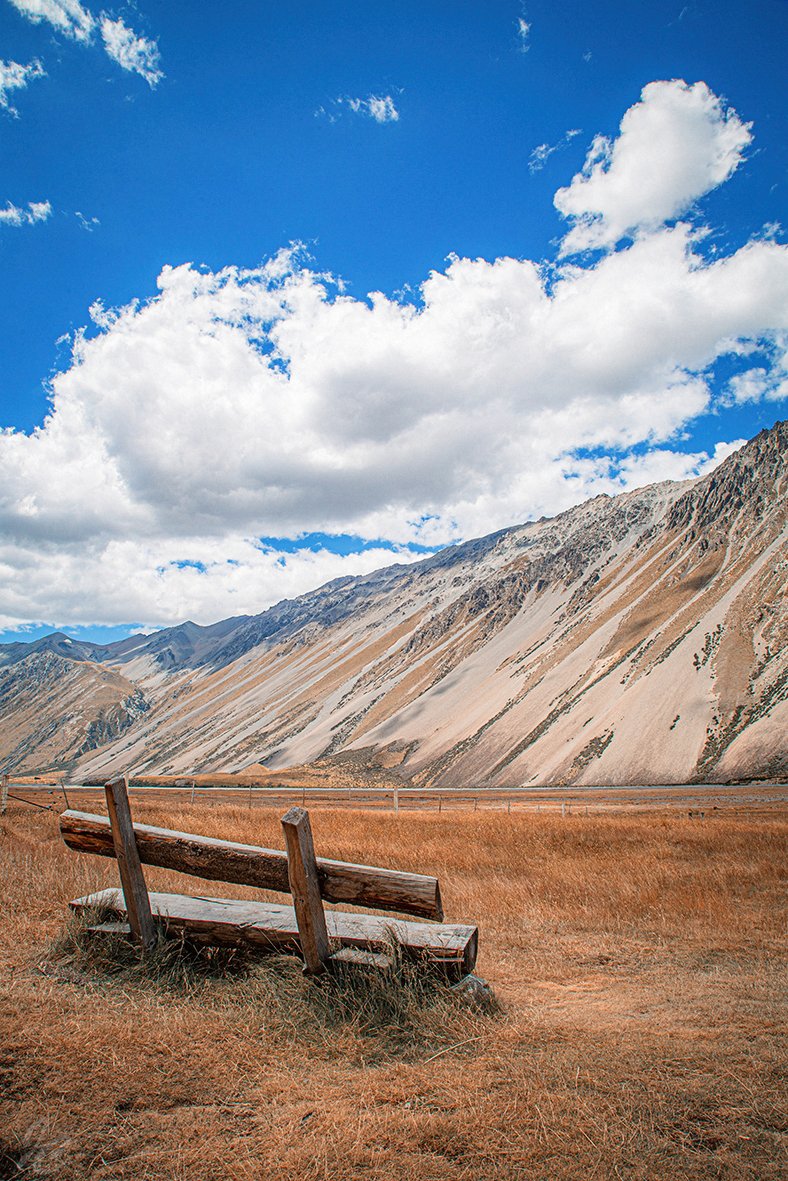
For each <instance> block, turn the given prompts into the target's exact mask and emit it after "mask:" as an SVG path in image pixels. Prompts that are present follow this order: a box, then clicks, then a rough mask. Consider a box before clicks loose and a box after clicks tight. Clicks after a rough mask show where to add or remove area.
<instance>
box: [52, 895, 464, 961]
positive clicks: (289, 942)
mask: <svg viewBox="0 0 788 1181" xmlns="http://www.w3.org/2000/svg"><path fill="white" fill-rule="evenodd" d="M149 898H150V905H151V911H152V912H153V915H154V917H155V918H158V919H161V920H163V921H164V922H166V924H167V927H168V929H171V930H173V931H179V932H180V931H182V932H183V933H184V934H185V935H187V936H188V937H189V938H190V939H193V940H194V941H195V942H201V943H210V944H219V945H224V946H231V947H237V946H239V945H244V944H246V945H248V946H250V947H252V948H255V949H257V950H260V951H295V952H299V951H300V941H299V937H298V924H297V922H296V917H295V911H294V910H293V908H292V906H280V905H278V904H276V903H273V902H239V901H236V900H233V899H227V898H190V897H188V896H186V895H184V894H156V893H153V894H150V895H149ZM70 906H71V907H72V909H73V910H75V911H77V912H83V911H86V910H93V909H96V910H103V911H108V912H110V913H112V914H113V915H116V916H118V917H120V918H124V917H125V915H126V908H125V906H124V905H123V895H122V893H121V891H120V890H113V889H110V890H101V891H99V892H98V893H96V894H89V895H87V896H86V897H85V898H76V899H74V901H73V902H71V903H70ZM325 915H326V929H327V931H328V937H329V939H330V940H332V941H333V942H334V943H335V944H338V945H339V946H340V947H361V948H363V949H365V950H367V951H383V952H385V950H386V948H387V947H389V946H390V945H391V942H392V941H395V942H398V943H399V944H400V945H401V948H402V951H403V954H405V955H408V956H412V957H414V958H418V959H423V960H425V961H426V962H428V963H431V964H436V965H439V966H441V967H442V968H444V969H445V970H446V972H447V974H449V975H451V976H455V975H459V976H464V975H466V974H467V973H468V972H471V971H473V967H474V965H475V963H476V952H477V946H478V931H477V929H476V927H471V926H465V925H461V924H459V923H442V924H441V925H437V924H434V923H419V922H414V921H412V920H410V919H393V918H389V917H387V916H385V915H371V914H348V913H346V912H345V911H341V910H327V911H326V912H325Z"/></svg>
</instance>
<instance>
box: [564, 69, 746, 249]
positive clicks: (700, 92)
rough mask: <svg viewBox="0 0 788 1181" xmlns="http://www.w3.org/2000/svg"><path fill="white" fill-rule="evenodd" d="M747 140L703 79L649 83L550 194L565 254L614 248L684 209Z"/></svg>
mask: <svg viewBox="0 0 788 1181" xmlns="http://www.w3.org/2000/svg"><path fill="white" fill-rule="evenodd" d="M751 139H752V134H751V125H750V124H749V123H743V122H742V120H741V119H740V118H739V116H738V115H737V114H736V112H735V111H734V110H732V109H731V108H729V107H727V106H726V104H725V101H724V100H723V99H721V98H719V97H717V95H715V94H713V93H712V92H711V91H710V90H709V88H708V86H707V85H706V84H705V82H696V83H695V84H694V85H693V86H688V85H687V83H686V82H683V81H681V80H674V81H670V82H651V83H649V85H648V86H646V87H644V89H643V92H642V94H641V98H640V102H638V103H636V104H635V105H634V106H632V107H630V108H629V110H628V111H627V112H626V114H625V115H624V117H623V119H622V120H621V126H620V132H619V135H618V138H617V139H616V140H614V141H611V140H610V139H608V138H607V137H606V136H603V135H598V136H596V138H595V139H594V141H593V143H592V145H591V148H590V149H589V152H588V155H587V157H586V161H585V165H584V167H583V170H582V172H579V173H578V174H577V175H576V176H575V177H574V178H573V179H572V182H571V184H570V185H569V186H568V187H567V188H563V189H559V190H558V192H557V193H556V195H555V206H556V208H557V209H558V211H559V212H560V213H561V214H563V216H564V217H566V218H568V219H569V220H570V221H571V222H572V223H573V225H572V228H571V229H570V231H569V233H568V234H567V235H566V237H565V238H564V241H563V243H562V247H561V252H562V254H564V255H566V254H572V253H575V252H577V251H581V250H590V249H600V248H606V247H611V246H614V245H615V244H616V243H617V242H619V241H620V240H621V239H622V238H623V237H625V236H628V235H633V234H636V233H638V232H642V231H643V230H653V229H655V228H657V227H658V226H660V225H662V224H664V223H665V222H667V221H669V220H670V219H673V218H676V217H678V216H679V215H681V214H682V213H684V212H685V211H686V210H687V209H688V208H689V207H690V205H691V204H692V203H693V202H694V201H696V200H698V198H699V197H702V196H703V195H704V194H705V193H707V192H709V191H710V190H711V189H713V188H716V186H717V185H720V184H722V182H723V181H725V180H727V178H728V177H729V176H730V175H731V173H733V172H734V171H735V169H736V168H737V167H738V166H739V164H740V162H741V160H742V157H743V153H744V150H745V149H746V147H747V146H748V144H749V143H750V141H751Z"/></svg>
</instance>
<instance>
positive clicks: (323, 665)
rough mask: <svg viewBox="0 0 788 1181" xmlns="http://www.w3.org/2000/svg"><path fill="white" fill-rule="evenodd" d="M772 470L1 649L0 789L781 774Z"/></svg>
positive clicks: (759, 448)
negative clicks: (179, 781)
mask: <svg viewBox="0 0 788 1181" xmlns="http://www.w3.org/2000/svg"><path fill="white" fill-rule="evenodd" d="M787 456H788V424H785V423H780V424H778V425H777V426H775V427H774V428H773V429H772V430H771V431H768V432H762V433H761V434H760V435H759V436H757V438H755V439H754V440H752V441H751V442H750V443H749V444H748V445H747V446H746V447H744V448H743V449H742V450H741V451H740V452H738V453H737V454H735V455H733V456H731V457H730V458H729V459H728V460H726V461H725V462H724V463H723V464H722V465H721V466H720V467H719V468H717V469H716V470H715V471H714V472H713V473H712V474H711V475H710V476H707V477H705V478H703V479H701V480H697V481H692V482H688V483H683V484H676V483H665V484H659V485H653V486H651V487H649V488H644V489H640V490H638V491H636V492H631V493H626V494H624V495H621V496H617V497H612V498H611V497H597V498H596V499H594V500H591V501H589V502H587V503H586V504H582V505H579V506H578V507H576V508H574V509H571V510H569V511H568V512H566V513H563V514H562V515H561V516H558V517H555V518H553V519H549V520H541V521H537V522H534V523H530V524H527V525H523V526H519V527H516V528H513V529H507V530H503V531H502V532H500V533H497V534H493V535H491V536H490V537H485V538H482V539H480V540H477V541H472V542H468V543H466V544H464V545H460V546H455V547H453V548H451V549H448V550H444V551H442V552H441V553H439V554H436V555H435V556H433V557H431V558H428V559H426V560H425V561H423V562H420V563H418V564H416V565H413V566H392V567H389V568H387V569H385V570H380V571H377V572H375V573H374V574H371V575H368V576H366V577H362V578H353V579H350V578H348V579H340V580H338V581H336V582H333V583H329V584H328V585H327V586H325V587H322V588H320V589H319V590H317V591H315V592H313V593H311V594H309V595H304V596H302V597H301V598H299V599H296V600H293V601H287V602H284V603H280V604H278V605H277V606H276V607H274V608H272V609H271V610H269V611H266V612H264V613H263V614H261V615H259V616H254V617H241V618H237V619H231V620H225V621H223V622H222V623H219V624H216V625H214V626H213V627H210V628H200V627H197V626H196V625H195V624H192V623H186V624H183V625H181V626H180V627H177V628H170V629H167V630H165V631H162V632H158V633H156V634H155V635H153V636H149V637H139V636H138V637H132V638H131V639H129V640H125V641H123V642H122V643H120V644H115V645H109V646H108V647H106V648H97V647H95V646H88V645H81V646H80V647H79V649H78V650H72V651H70V652H69V651H68V644H67V641H66V643H64V640H66V637H63V636H59V635H56V636H55V637H48V638H47V640H49V643H47V641H39V642H38V644H37V645H35V646H34V645H29V646H28V645H7V646H5V647H4V648H3V647H0V718H1V719H2V720H0V767H2V768H5V769H14V770H40V769H44V767H46V766H54V765H64V766H68V767H70V768H71V769H72V771H73V772H74V773H78V774H80V775H82V776H86V777H87V776H99V775H106V774H108V773H110V772H114V771H117V770H121V769H126V770H130V771H135V772H138V773H141V772H143V771H147V772H149V773H153V772H157V773H162V774H163V773H188V772H189V771H195V772H196V771H210V770H224V771H229V770H238V771H240V770H243V769H244V768H246V767H248V766H250V765H255V764H259V763H262V764H264V765H265V766H267V767H270V768H283V767H285V766H290V765H293V764H301V763H309V762H314V761H315V760H317V759H320V760H321V762H324V761H327V762H328V764H329V765H330V763H331V760H340V759H341V760H343V761H345V762H346V761H347V760H348V759H352V760H353V761H354V762H356V763H357V764H360V765H364V764H366V765H367V766H369V767H370V768H373V767H377V768H380V767H388V768H396V773H397V774H398V775H400V776H402V777H403V778H405V779H409V780H411V781H413V782H415V783H421V784H424V785H464V784H469V783H473V784H491V785H509V784H529V783H601V784H615V783H627V782H628V783H650V782H667V783H670V782H683V781H686V780H691V779H711V780H714V779H727V778H737V777H747V776H762V775H773V774H774V775H784V774H786V772H788V741H787V740H786V734H788V725H787V724H786V723H787V722H788V645H787V644H786V640H787V639H788V634H787V633H788V612H787V611H786V607H785V603H786V589H788V588H787V585H786V584H787V583H788V535H787V530H786V490H787V489H788V465H787V463H786V457H787ZM24 648H26V649H27V651H26V652H25V651H23V650H22V649H24ZM33 648H36V649H37V650H35V651H31V649H33ZM64 649H65V651H64ZM42 661H43V662H44V663H43V664H42ZM56 662H57V663H56ZM45 733H47V734H50V737H49V738H47V739H46V741H44V740H42V737H41V736H42V735H43V734H45Z"/></svg>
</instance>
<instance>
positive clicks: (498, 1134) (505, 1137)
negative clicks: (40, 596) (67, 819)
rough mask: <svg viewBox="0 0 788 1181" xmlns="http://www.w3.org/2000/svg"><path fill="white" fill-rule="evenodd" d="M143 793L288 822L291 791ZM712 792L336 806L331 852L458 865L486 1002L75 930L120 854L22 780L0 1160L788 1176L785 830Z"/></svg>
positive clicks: (150, 804)
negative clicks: (36, 800) (537, 808)
mask: <svg viewBox="0 0 788 1181" xmlns="http://www.w3.org/2000/svg"><path fill="white" fill-rule="evenodd" d="M31 798H32V797H31ZM133 807H134V810H135V816H136V818H137V819H140V820H146V821H148V822H152V823H156V824H161V825H166V826H169V827H174V828H180V829H186V830H190V831H198V832H205V833H208V834H212V835H219V836H224V837H227V838H233V839H236V840H242V841H248V842H253V843H258V844H269V845H276V846H278V847H282V840H281V830H280V828H279V823H278V813H277V812H276V811H275V810H273V809H254V810H253V809H248V808H245V807H244V806H242V805H241V804H238V803H235V804H233V803H218V804H216V805H215V806H213V807H211V808H200V807H199V806H194V807H189V806H188V804H187V803H181V804H180V805H178V804H177V803H175V802H174V801H163V802H162V801H159V800H153V799H151V800H144V799H139V798H135V799H134V800H133ZM706 816H707V818H706V820H704V821H703V822H698V821H697V820H690V819H688V818H687V816H686V814H684V815H683V816H678V815H670V814H668V813H665V814H660V815H655V814H643V815H633V814H631V813H626V814H619V815H616V814H611V815H595V814H591V815H584V814H582V815H581V814H572V815H571V816H567V817H565V818H563V819H562V818H561V816H560V814H556V813H545V812H543V813H541V814H537V813H534V812H533V811H531V812H522V813H515V812H512V814H511V815H508V814H506V813H504V812H501V811H486V812H482V811H479V812H478V813H474V812H472V811H465V812H456V813H447V812H444V813H443V814H441V815H439V814H438V813H436V812H434V811H433V812H429V813H425V812H401V813H400V814H399V815H396V816H395V815H394V814H393V813H392V812H383V811H361V810H358V811H353V810H350V809H347V808H346V809H344V810H338V809H328V808H325V809H317V810H315V811H314V812H313V813H312V824H313V829H314V832H315V842H316V847H317V849H318V852H319V853H321V854H322V855H324V856H332V857H338V858H341V859H344V860H352V861H365V862H369V863H377V864H381V865H393V866H398V867H400V868H403V869H406V868H410V869H414V870H420V871H423V872H432V873H436V874H437V875H438V876H439V877H440V880H441V887H442V892H443V898H444V903H445V909H446V916H447V919H449V920H456V921H469V922H476V923H478V925H479V927H480V957H479V964H478V969H477V970H478V972H479V974H480V975H482V976H484V977H485V978H486V979H487V980H488V981H489V982H490V983H491V984H492V985H493V987H494V989H495V992H496V995H497V997H498V999H499V1001H500V1004H501V1006H502V1011H501V1012H498V1013H483V1012H478V1011H475V1010H473V1009H471V1008H469V1007H467V1005H464V1004H463V1003H462V1002H461V1001H460V1000H459V999H458V998H457V997H456V995H455V994H453V993H448V994H447V992H446V990H444V989H434V990H432V991H429V990H427V991H426V992H425V993H424V995H421V994H420V993H419V992H418V991H415V990H414V989H413V988H405V989H404V990H402V994H401V996H395V997H393V998H392V997H391V996H390V995H389V996H388V997H387V996H385V995H383V993H385V990H380V989H379V990H378V993H380V995H376V990H375V988H374V987H373V986H372V985H370V986H368V987H367V988H366V990H365V989H364V988H363V987H361V986H360V985H359V986H356V987H355V988H354V987H353V986H351V985H350V984H347V983H345V984H343V983H342V982H339V983H335V982H331V981H326V980H325V979H324V980H322V981H321V982H317V983H314V982H312V983H310V982H308V981H306V980H305V979H304V978H303V977H302V976H301V974H300V969H299V965H298V962H297V961H295V960H292V959H291V960H288V961H283V960H281V959H279V960H275V961H271V960H267V961H265V960H264V961H261V962H260V963H259V964H258V965H257V966H255V965H252V966H249V965H248V964H247V965H243V964H241V965H239V966H238V967H237V969H236V968H234V966H233V964H232V963H231V964H229V965H227V964H224V965H222V964H218V963H217V964H215V965H213V966H211V965H207V964H205V963H202V964H201V965H200V964H197V965H192V966H191V967H190V966H189V965H188V963H187V964H185V965H184V963H183V961H182V960H179V961H178V962H177V963H176V962H175V961H173V962H170V963H168V964H165V965H162V964H159V965H158V966H156V965H151V966H150V967H149V968H145V969H143V968H140V967H138V966H135V964H134V963H133V962H129V961H128V957H126V961H124V963H123V964H122V965H121V966H120V967H119V968H118V969H117V970H116V971H112V970H110V965H108V963H107V962H106V961H102V960H101V958H100V957H97V956H95V955H94V956H90V955H88V954H86V953H85V952H84V951H82V950H81V949H80V948H81V944H80V943H79V942H78V941H76V942H75V939H74V938H73V937H72V938H69V937H66V936H65V935H64V930H65V924H66V903H67V901H68V899H69V898H72V897H75V896H77V895H81V894H85V893H87V892H89V891H91V890H93V889H98V888H100V887H102V886H106V885H117V880H116V866H115V864H114V862H112V861H109V860H105V859H103V858H93V857H88V856H84V855H78V854H76V853H73V852H70V851H69V850H67V849H66V848H65V847H64V845H63V844H62V842H61V841H60V839H59V836H58V831H57V817H56V814H55V812H54V811H43V810H36V809H34V808H32V807H29V806H25V805H22V804H20V803H17V802H15V801H13V800H12V801H11V803H10V804H9V808H8V812H7V814H6V816H5V817H3V818H2V819H1V820H0V956H1V957H2V960H1V962H0V1094H1V1095H2V1100H1V1102H2V1106H1V1107H0V1179H8V1178H24V1179H30V1181H32V1179H42V1181H45V1179H46V1181H49V1179H57V1181H85V1179H88V1178H89V1179H91V1181H94V1179H95V1181H99V1179H100V1181H148V1179H150V1181H152V1179H154V1178H155V1179H167V1181H170V1179H172V1181H219V1179H223V1178H228V1179H230V1181H236V1179H237V1181H257V1179H263V1181H267V1179H268V1178H276V1179H277V1181H278V1179H280V1178H281V1179H287V1181H289V1179H291V1178H292V1179H296V1178H298V1179H305V1181H311V1179H315V1181H317V1179H318V1178H327V1179H337V1181H362V1179H373V1178H374V1179H381V1181H382V1179H392V1181H394V1179H400V1178H402V1179H405V1178H413V1179H414V1181H487V1179H489V1181H492V1179H493V1178H495V1179H496V1181H504V1179H509V1178H511V1179H514V1178H518V1179H519V1178H522V1179H531V1178H533V1179H534V1181H537V1179H538V1181H560V1179H562V1178H620V1179H623V1178H642V1179H644V1181H645V1179H648V1181H659V1179H663V1178H664V1179H672V1178H698V1179H699V1178H736V1179H747V1178H750V1179H752V1181H755V1179H758V1181H762V1179H772V1178H773V1179H777V1178H784V1177H785V1176H786V1175H787V1171H788V1165H787V1160H788V1157H787V1156H786V1146H787V1140H786V1130H787V1129H788V1123H787V1122H786V1111H785V1098H786V1092H785V1070H784V1068H785V1063H786V1053H785V1044H784V1040H783V1039H784V1030H785V1024H786V1022H785V1017H786V1013H785V1008H784V1001H785V980H786V976H785V968H786V955H785V952H786V946H785V941H784V933H785V919H786V914H785V896H784V885H785V878H786V834H787V833H788V825H787V824H786V822H785V819H784V817H781V816H780V814H779V812H778V811H774V812H771V813H769V814H763V815H753V816H752V817H750V818H747V817H742V816H741V815H736V816H729V815H727V814H726V812H725V810H724V809H720V810H719V811H715V812H714V814H713V817H710V815H709V813H706ZM146 876H147V878H148V882H149V885H150V886H151V888H157V889H162V888H168V889H173V888H175V889H181V890H185V891H186V892H192V893H195V894H200V893H206V892H209V893H211V894H214V895H216V894H221V893H225V894H227V895H229V896H236V897H237V896H243V895H244V891H242V890H239V888H238V887H234V886H228V887H226V888H223V887H222V886H221V885H219V884H218V883H210V886H209V887H208V888H207V889H206V883H200V882H199V881H197V880H196V879H185V878H182V879H180V880H179V879H178V878H177V877H176V875H173V874H167V873H165V872H164V871H159V870H147V871H146ZM246 896H252V892H251V891H248V892H246ZM280 900H281V899H280ZM390 992H391V989H389V993H390Z"/></svg>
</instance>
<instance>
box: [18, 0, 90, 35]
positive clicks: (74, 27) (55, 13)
mask: <svg viewBox="0 0 788 1181" xmlns="http://www.w3.org/2000/svg"><path fill="white" fill-rule="evenodd" d="M11 3H12V4H13V6H14V8H16V9H17V11H19V12H21V13H22V15H23V16H26V17H27V18H28V20H31V21H33V23H34V24H40V23H41V21H48V22H49V24H50V25H53V26H54V27H55V28H56V29H57V30H58V32H60V33H65V35H66V36H67V37H73V38H74V40H75V41H85V42H87V41H90V39H91V37H92V36H93V30H94V28H95V26H96V18H95V17H94V16H93V14H92V13H91V12H89V11H88V10H87V9H86V8H83V7H82V5H81V4H80V3H79V0H11Z"/></svg>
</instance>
